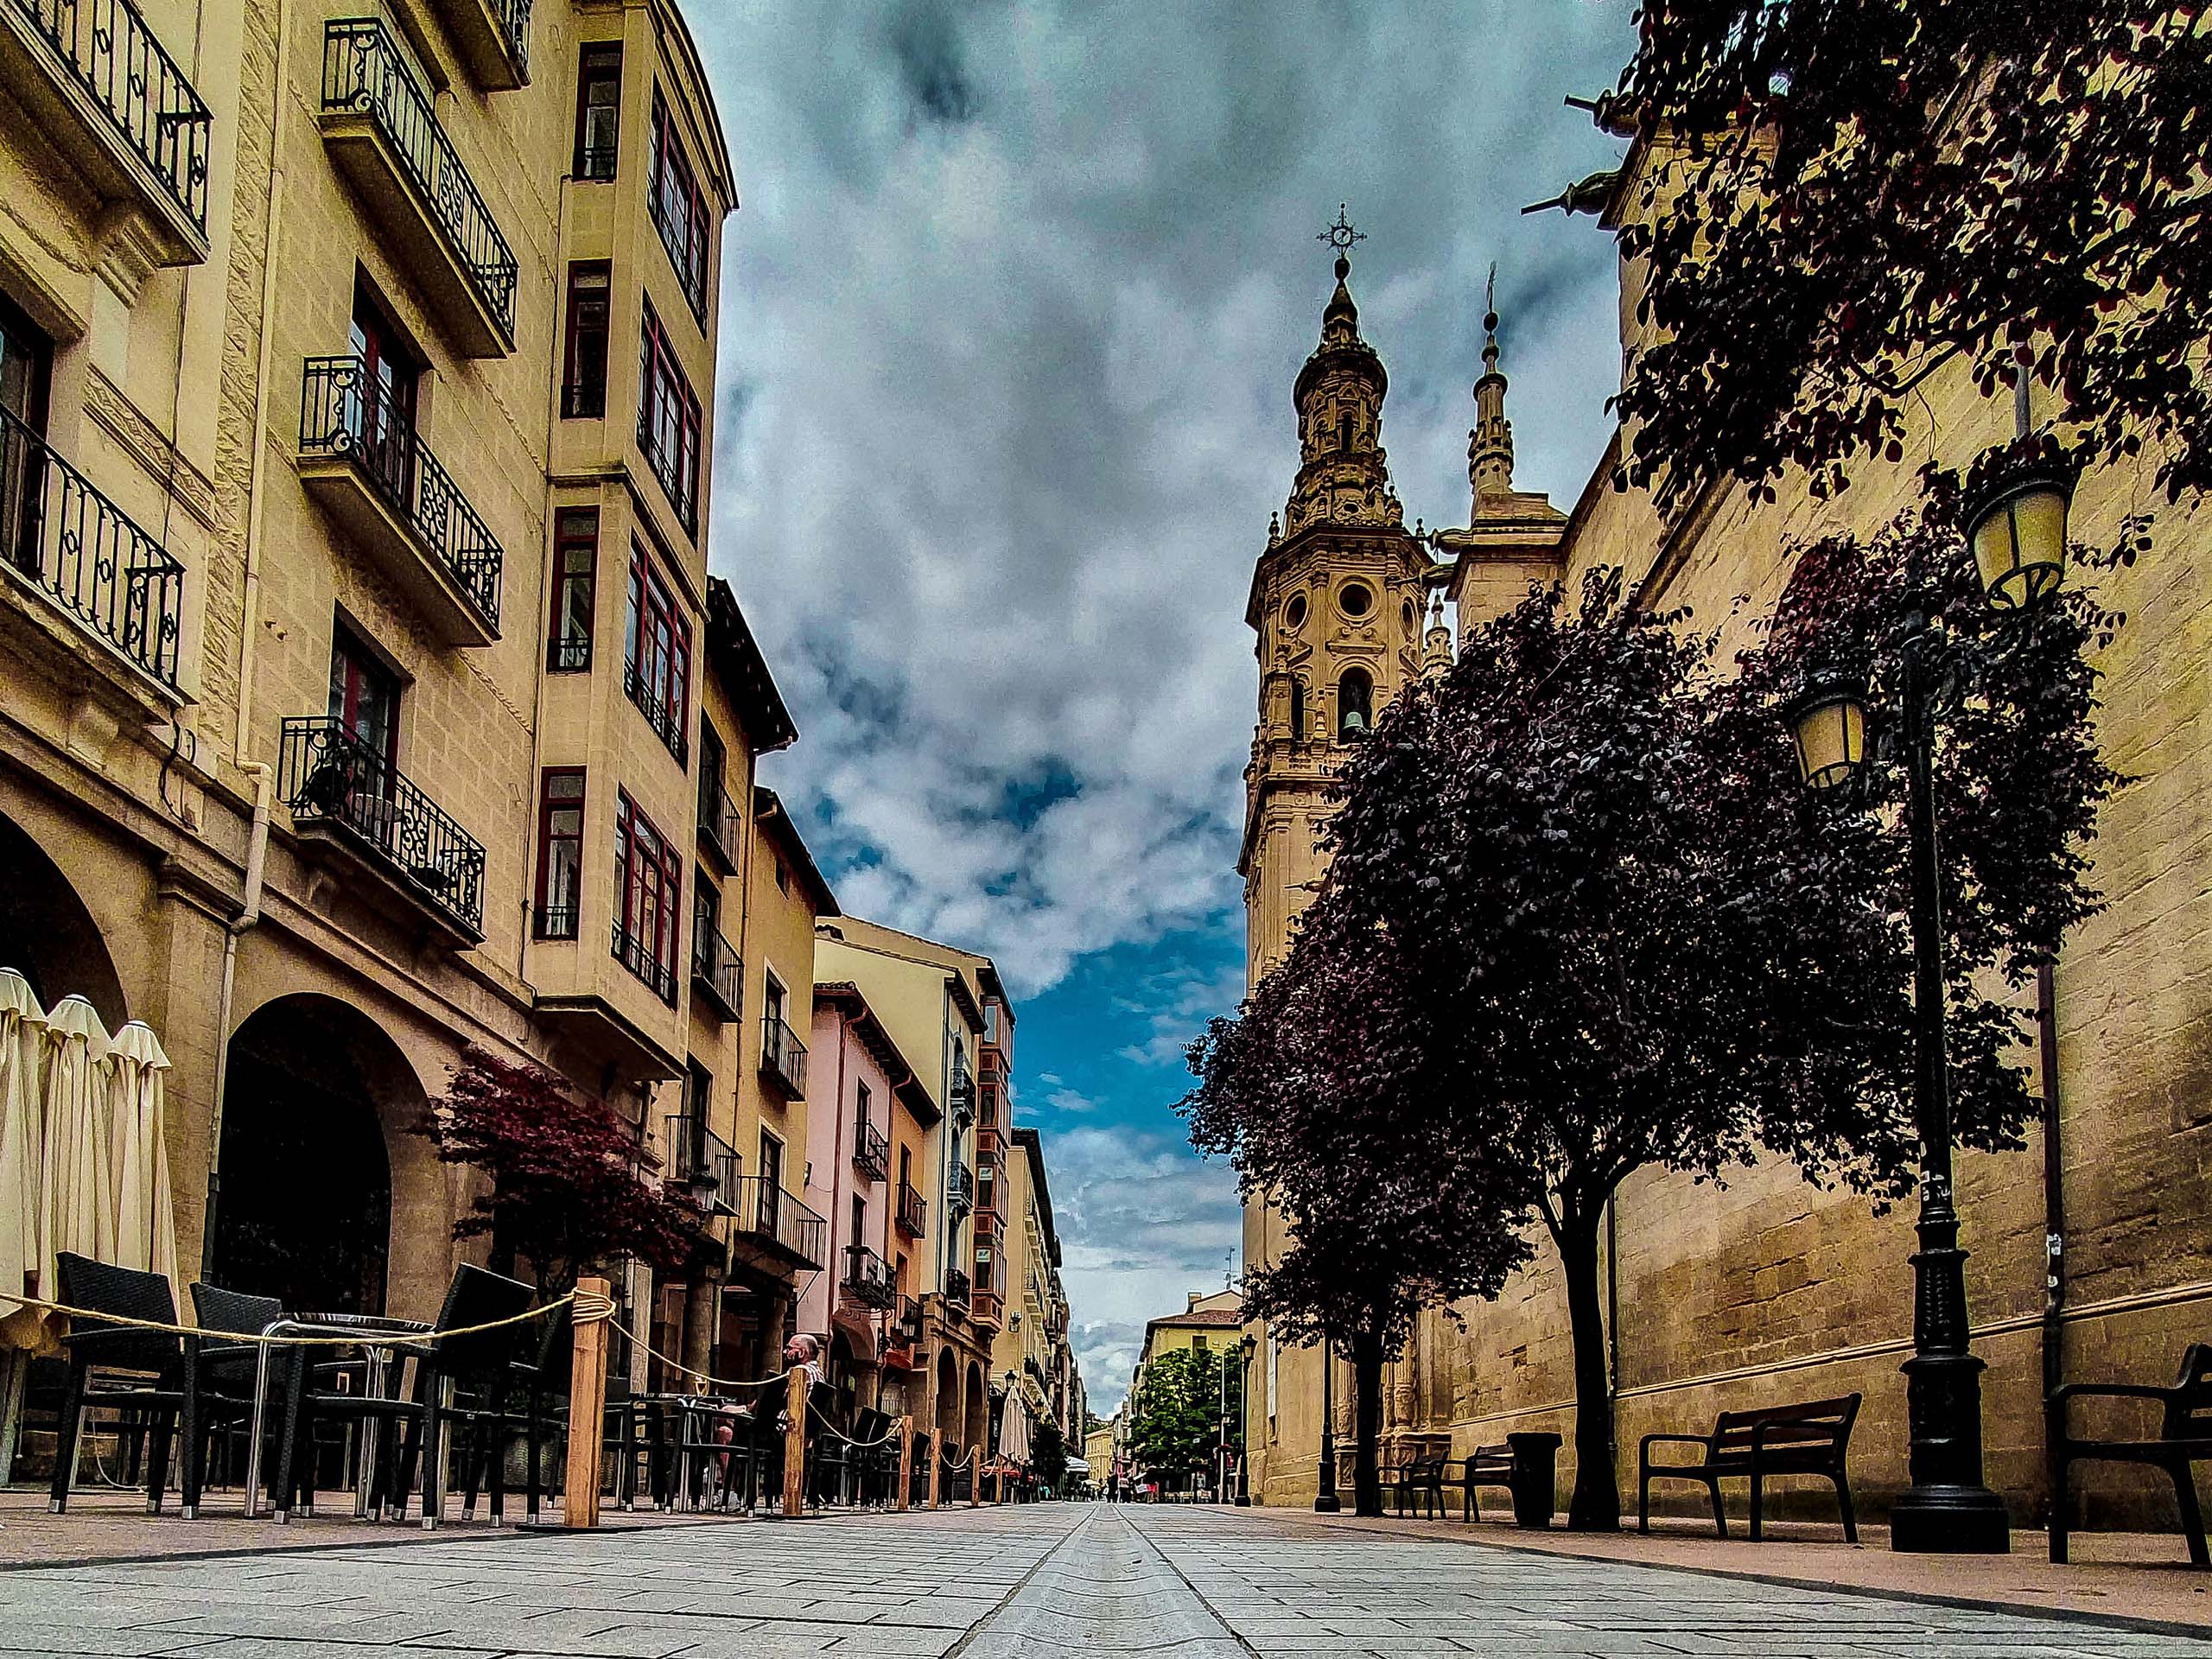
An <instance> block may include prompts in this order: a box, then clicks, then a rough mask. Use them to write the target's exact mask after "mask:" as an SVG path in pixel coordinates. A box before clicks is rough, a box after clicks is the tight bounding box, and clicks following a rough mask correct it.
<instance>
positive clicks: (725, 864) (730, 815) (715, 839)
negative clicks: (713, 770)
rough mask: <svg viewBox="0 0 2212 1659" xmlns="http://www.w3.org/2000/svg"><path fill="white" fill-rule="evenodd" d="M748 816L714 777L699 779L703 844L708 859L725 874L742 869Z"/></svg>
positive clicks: (700, 826)
mask: <svg viewBox="0 0 2212 1659" xmlns="http://www.w3.org/2000/svg"><path fill="white" fill-rule="evenodd" d="M744 836H745V818H744V816H743V815H742V814H741V813H740V812H739V811H738V810H737V803H736V802H735V801H734V800H732V799H730V798H729V791H728V790H726V789H724V788H723V787H722V786H721V783H720V782H719V781H718V780H717V779H715V778H712V777H710V776H708V775H705V774H703V773H702V775H701V777H700V779H699V844H700V845H701V846H702V847H703V848H705V849H707V861H708V862H709V863H710V864H712V865H714V866H715V868H717V869H718V870H720V871H721V873H722V874H724V875H735V874H737V873H738V871H739V869H740V868H742V863H743V861H742V857H741V854H742V851H743V849H744V846H745V841H744Z"/></svg>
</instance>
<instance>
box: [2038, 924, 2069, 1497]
mask: <svg viewBox="0 0 2212 1659" xmlns="http://www.w3.org/2000/svg"><path fill="white" fill-rule="evenodd" d="M2036 1025H2037V1037H2038V1039H2039V1042H2040V1052H2039V1053H2038V1056H2037V1058H2038V1059H2039V1060H2040V1062H2041V1070H2042V1071H2043V1230H2044V1281H2043V1394H2044V1436H2043V1439H2044V1479H2045V1483H2046V1484H2045V1486H2044V1509H2045V1510H2046V1512H2047V1513H2046V1516H2045V1519H2046V1520H2050V1519H2051V1518H2053V1516H2051V1515H2050V1513H2048V1512H2049V1511H2050V1510H2053V1508H2054V1507H2055V1505H2056V1502H2057V1497H2058V1456H2057V1453H2058V1442H2059V1440H2060V1438H2061V1432H2062V1429H2063V1423H2062V1421H2061V1419H2062V1417H2063V1408H2053V1407H2052V1406H2051V1405H2050V1396H2051V1394H2052V1392H2053V1391H2054V1390H2055V1389H2057V1388H2058V1387H2059V1385H2060V1384H2062V1383H2064V1382H2065V1380H2066V1345H2065V1337H2066V1325H2065V1315H2066V1160H2065V1156H2064V1153H2065V1146H2066V1142H2065V1135H2064V1129H2063V1123H2062V1121H2061V1118H2060V1116H2059V1109H2058V1106H2059V1103H2058V991H2057V974H2056V969H2053V967H2052V966H2051V964H2050V963H2047V962H2046V963H2044V964H2043V966H2042V967H2041V968H2039V969H2037V970H2036Z"/></svg>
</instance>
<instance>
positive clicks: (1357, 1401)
mask: <svg viewBox="0 0 2212 1659" xmlns="http://www.w3.org/2000/svg"><path fill="white" fill-rule="evenodd" d="M1351 1377H1352V1416H1353V1421H1354V1423H1355V1424H1356V1426H1357V1427H1356V1432H1355V1437H1354V1440H1353V1442H1352V1461H1351V1490H1352V1507H1351V1512H1352V1513H1353V1514H1354V1515H1380V1514H1382V1513H1383V1471H1382V1467H1381V1465H1380V1461H1379V1458H1378V1453H1379V1452H1380V1450H1381V1445H1382V1440H1383V1341H1382V1338H1379V1337H1376V1336H1372V1335H1370V1334H1368V1333H1367V1332H1361V1333H1360V1334H1358V1335H1357V1336H1355V1337H1354V1338H1352V1341H1351Z"/></svg>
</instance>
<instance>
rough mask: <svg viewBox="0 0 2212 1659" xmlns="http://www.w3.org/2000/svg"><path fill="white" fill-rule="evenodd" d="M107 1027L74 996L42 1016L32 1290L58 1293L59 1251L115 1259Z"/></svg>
mask: <svg viewBox="0 0 2212 1659" xmlns="http://www.w3.org/2000/svg"><path fill="white" fill-rule="evenodd" d="M107 1057H108V1034H107V1027H105V1026H104V1025H102V1024H101V1023H100V1017H99V1014H96V1013H95V1012H93V1009H92V1004H91V1003H89V1002H87V1001H85V999H84V998H83V997H81V996H65V997H63V998H62V999H61V1001H59V1002H57V1003H55V1004H54V1007H53V1008H52V1009H51V1010H49V1011H48V1014H47V1016H46V1167H45V1169H44V1171H43V1172H42V1174H41V1185H40V1189H39V1289H38V1294H40V1295H41V1296H44V1297H46V1298H48V1300H52V1299H53V1298H54V1296H55V1295H56V1294H58V1293H59V1292H60V1288H61V1278H60V1271H59V1269H58V1268H57V1267H56V1265H55V1260H54V1258H55V1257H57V1256H58V1255H60V1254H61V1252H62V1251H64V1250H71V1251H74V1252H75V1253H76V1254H77V1255H88V1256H91V1257H92V1259H93V1260H94V1261H98V1262H111V1261H113V1260H114V1259H115V1160H114V1155H113V1154H112V1152H111V1149H110V1147H109V1135H108V1128H109V1124H110V1122H111V1118H112V1116H113V1110H114V1109H113V1104H112V1103H111V1100H110V1098H109V1090H108V1065H107Z"/></svg>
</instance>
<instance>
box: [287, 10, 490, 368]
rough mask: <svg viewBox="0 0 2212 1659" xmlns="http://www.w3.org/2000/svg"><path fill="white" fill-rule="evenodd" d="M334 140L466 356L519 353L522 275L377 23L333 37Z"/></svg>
mask: <svg viewBox="0 0 2212 1659" xmlns="http://www.w3.org/2000/svg"><path fill="white" fill-rule="evenodd" d="M321 121H322V137H323V143H324V144H325V145H326V146H327V147H328V149H329V150H330V157H331V160H332V161H333V162H335V163H337V165H338V168H339V170H340V171H341V172H342V173H344V174H345V175H346V177H347V178H348V179H350V180H351V181H353V188H355V189H356V190H358V191H359V193H360V194H361V197H362V199H363V200H364V201H365V203H366V204H367V205H368V207H369V208H370V209H371V211H372V212H373V213H375V215H376V216H377V218H378V221H379V222H380V223H381V225H382V226H383V228H384V229H385V232H387V233H388V234H389V236H390V238H391V243H392V245H393V251H395V253H396V254H397V256H398V257H400V258H401V259H402V260H403V261H404V264H405V266H406V268H407V270H409V272H410V274H411V275H412V276H413V277H415V279H416V286H417V287H419V288H420V289H422V292H423V298H424V299H425V300H427V301H428V302H429V306H430V308H431V310H433V311H434V312H435V313H436V314H437V316H438V320H439V321H440V323H441V324H442V326H443V327H444V328H445V330H446V332H447V333H448V334H449V335H450V336H451V338H452V340H453V344H454V349H456V350H457V351H459V352H460V353H461V355H462V356H464V357H505V356H506V355H507V354H508V353H511V352H512V351H513V350H514V348H515V279H516V265H515V256H514V251H513V250H512V249H511V248H510V247H508V245H507V239H506V238H505V237H504V236H502V235H500V234H499V226H497V225H495V224H493V222H492V212H491V209H490V208H488V207H486V206H485V205H484V198H483V197H482V196H481V195H480V194H477V190H476V186H475V183H474V181H472V180H471V179H470V178H469V176H468V169H467V168H465V167H463V166H462V165H461V156H459V154H458V153H456V152H455V150H454V147H453V141H452V140H451V139H450V138H448V137H446V132H445V129H444V128H443V127H442V126H440V125H439V124H438V118H437V116H436V115H435V112H434V111H432V109H431V106H430V98H429V93H428V92H424V91H423V88H422V86H420V85H418V84H417V83H416V79H415V73H414V71H413V70H412V69H411V68H410V67H408V65H407V61H406V60H405V58H404V56H403V55H402V54H401V52H400V49H399V48H398V45H397V43H396V42H395V41H393V40H392V38H391V35H390V34H388V33H387V32H386V30H385V25H384V23H383V22H381V21H380V20H378V19H377V18H374V17H341V18H335V19H333V20H332V21H331V22H327V23H326V24H325V25H324V26H323V32H322V117H321Z"/></svg>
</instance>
